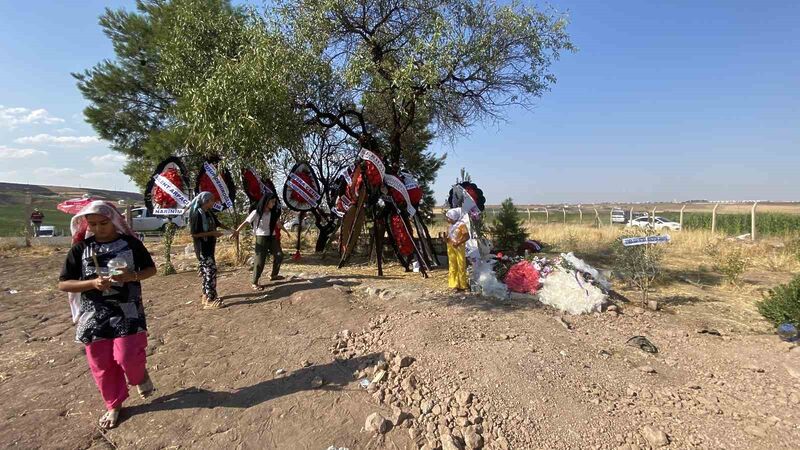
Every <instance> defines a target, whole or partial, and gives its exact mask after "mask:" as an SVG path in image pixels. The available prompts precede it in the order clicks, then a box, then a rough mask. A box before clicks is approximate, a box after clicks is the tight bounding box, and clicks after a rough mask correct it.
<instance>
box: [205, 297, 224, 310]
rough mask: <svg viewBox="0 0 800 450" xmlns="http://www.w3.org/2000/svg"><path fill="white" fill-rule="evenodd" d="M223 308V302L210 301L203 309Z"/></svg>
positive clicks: (218, 300)
mask: <svg viewBox="0 0 800 450" xmlns="http://www.w3.org/2000/svg"><path fill="white" fill-rule="evenodd" d="M220 308H222V300H220V299H216V300H209V301H208V303H206V305H205V306H204V307H203V309H220Z"/></svg>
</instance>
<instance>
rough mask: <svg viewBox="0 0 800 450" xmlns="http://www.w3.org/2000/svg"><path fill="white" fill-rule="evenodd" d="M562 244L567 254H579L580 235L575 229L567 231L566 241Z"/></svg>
mask: <svg viewBox="0 0 800 450" xmlns="http://www.w3.org/2000/svg"><path fill="white" fill-rule="evenodd" d="M560 244H561V245H560V246H561V247H562V250H563V251H565V252H577V251H578V250H579V248H578V246H579V245H580V239H579V238H578V233H576V232H575V230H574V229H573V228H570V229H569V230H568V231H567V236H566V237H565V238H564V241H563V242H561V243H560Z"/></svg>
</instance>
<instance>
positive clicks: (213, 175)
mask: <svg viewBox="0 0 800 450" xmlns="http://www.w3.org/2000/svg"><path fill="white" fill-rule="evenodd" d="M203 168H205V169H206V173H207V174H208V178H209V179H211V182H212V183H213V184H214V187H215V188H217V192H218V193H219V198H220V199H222V203H224V204H225V206H227V207H228V208H231V209H232V208H233V202H232V201H231V199H230V197H228V188H227V187H225V183H223V182H222V180H221V179H220V178H219V176H218V175H217V171H216V170H215V169H214V166H212V165H211V164H209V163H208V162H204V163H203ZM214 209H215V210H217V211H222V205H220V204H219V203H215V204H214Z"/></svg>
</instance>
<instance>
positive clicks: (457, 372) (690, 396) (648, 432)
mask: <svg viewBox="0 0 800 450" xmlns="http://www.w3.org/2000/svg"><path fill="white" fill-rule="evenodd" d="M180 250H181V252H182V249H180ZM65 251H66V250H65V249H61V250H53V249H37V250H35V251H6V252H4V253H3V254H0V289H1V290H2V292H0V345H2V354H0V403H1V404H2V405H3V407H2V412H0V414H2V417H0V419H2V421H1V422H0V445H2V447H5V448H81V449H84V448H96V449H100V448H127V449H134V448H135V449H157V448H254V449H262V448H270V449H315V450H325V449H328V448H329V447H331V446H333V447H334V448H336V449H338V448H348V449H351V450H352V449H368V448H387V449H405V448H410V449H417V448H426V449H433V448H443V449H445V450H449V449H452V448H464V447H466V448H481V447H483V448H497V449H501V448H516V449H534V448H543V449H544V448H546V449H586V448H597V449H635V448H639V449H645V448H651V447H658V446H661V445H662V444H663V445H664V446H665V447H666V448H681V449H684V448H704V449H722V448H725V449H741V448H748V449H749V448H753V449H761V448H763V449H790V448H797V445H798V444H797V443H798V441H800V408H798V406H799V405H800V378H799V377H800V364H799V363H798V360H800V348H798V347H797V346H795V345H792V344H788V343H784V342H781V341H780V340H779V339H778V338H777V337H776V336H775V335H774V334H772V333H770V332H769V328H768V327H767V326H766V325H765V323H763V322H762V321H761V320H760V319H759V318H758V316H757V315H756V314H754V313H753V310H752V308H750V309H746V308H745V309H743V308H742V307H740V306H739V303H731V302H728V301H726V298H725V295H724V292H725V291H724V290H719V289H717V288H708V287H704V286H703V285H702V283H697V285H694V284H686V285H685V286H681V291H680V292H681V293H680V295H679V294H677V293H672V292H671V291H670V289H671V288H669V287H664V288H663V289H662V292H660V293H659V295H661V296H662V297H664V298H669V301H665V302H664V306H663V308H662V310H661V311H658V312H653V311H649V310H643V309H641V308H638V307H636V306H634V305H633V303H632V302H631V303H629V302H626V301H625V299H624V298H623V296H628V297H630V298H633V294H632V293H629V292H626V291H625V290H624V289H620V292H621V296H619V297H617V298H616V305H615V306H616V308H617V310H616V311H613V309H614V308H612V311H609V312H604V313H598V314H595V315H588V316H580V317H575V316H565V317H563V318H562V316H560V315H559V314H558V313H557V312H556V311H555V310H552V309H550V308H545V307H542V306H541V305H539V304H538V303H536V302H532V301H530V300H507V301H499V300H492V299H487V298H484V297H480V296H475V295H472V294H452V293H450V292H448V290H447V289H446V288H445V285H446V272H445V271H444V270H439V271H435V272H434V273H433V274H432V277H431V278H429V279H427V280H425V279H422V277H421V276H420V275H419V274H416V273H403V272H402V270H401V269H400V268H398V267H390V268H389V270H388V271H387V276H386V277H384V278H377V277H376V276H375V269H374V268H373V267H368V266H363V265H362V266H355V267H350V268H346V269H343V270H341V271H337V270H336V269H335V266H334V265H333V261H331V260H325V261H322V260H320V259H318V258H316V257H312V256H305V257H304V258H303V260H302V262H303V263H302V264H298V263H294V262H292V261H290V260H289V258H287V263H286V264H285V266H284V273H285V274H287V275H289V277H287V279H286V280H283V281H279V282H275V283H273V284H271V285H270V286H269V288H268V289H267V290H266V291H264V292H261V293H253V292H251V291H249V288H248V286H249V276H250V273H249V272H248V270H247V269H245V268H238V269H235V270H234V269H225V270H223V271H222V272H221V273H220V279H219V290H220V293H221V295H223V296H224V298H225V303H226V305H227V307H225V308H224V309H221V310H215V311H203V310H201V309H200V307H199V305H198V299H199V283H198V279H197V275H196V273H195V272H194V270H192V267H191V263H192V262H191V258H187V257H184V256H183V255H180V256H178V257H177V262H176V266H177V267H179V268H181V269H182V270H181V272H180V273H178V274H177V275H172V276H168V277H164V276H158V277H154V278H152V279H150V280H147V281H145V282H144V295H145V297H146V300H145V306H146V310H147V314H148V325H149V347H148V354H149V357H148V365H149V368H150V371H151V376H152V378H153V380H154V382H155V384H156V387H157V389H158V391H157V393H156V395H155V396H154V397H153V398H151V399H149V400H141V399H139V398H138V397H135V395H134V394H135V391H134V390H132V391H131V395H132V396H131V398H130V399H129V400H128V402H126V405H125V406H126V409H125V410H124V411H123V413H122V417H121V419H122V420H121V423H120V424H119V427H118V428H116V429H114V430H111V431H107V432H101V431H100V430H99V429H98V428H97V427H96V426H95V424H96V421H97V418H98V417H99V416H100V415H101V413H102V401H101V399H100V396H99V394H98V392H97V389H96V388H95V386H94V382H93V381H92V379H91V375H90V373H89V371H88V366H87V363H86V360H85V357H84V355H83V350H82V347H81V346H80V345H79V344H76V343H74V342H73V338H74V328H73V325H72V324H71V322H70V320H69V308H68V306H67V303H66V299H65V295H64V294H63V293H60V292H58V291H57V290H56V289H55V285H56V279H57V274H58V272H59V269H60V266H61V264H62V260H63V256H64V253H65ZM153 253H154V254H158V252H157V251H155V250H154V251H153ZM179 253H180V252H179ZM787 278H788V275H787V274H783V275H774V276H772V278H769V277H768V276H767V274H764V273H757V274H749V275H748V282H749V283H750V284H753V285H759V283H760V285H764V284H767V283H775V282H780V281H785V280H786V279H787ZM12 289H13V290H16V291H18V292H17V293H13V294H12V293H10V290H12ZM752 289H753V292H756V291H757V289H758V288H752ZM702 331H705V332H702ZM709 331H710V332H709ZM717 332H718V334H719V335H717ZM639 335H640V336H645V337H646V338H647V339H648V340H650V341H651V342H652V343H653V344H655V345H656V346H657V347H658V353H657V354H650V353H646V352H643V351H642V350H640V349H639V348H638V347H633V346H629V345H626V341H627V340H628V339H629V338H631V337H632V336H639ZM407 357H410V358H407ZM383 361H386V363H384V362H383ZM283 371H285V373H282V372H283ZM381 373H383V378H382V379H381V380H380V381H378V382H376V383H373V384H372V385H370V386H369V388H363V387H362V386H361V385H360V383H359V379H361V378H365V377H368V378H369V379H373V380H374V379H376V378H380V374H381ZM393 406H394V408H392V407H393ZM376 412H379V413H382V414H383V415H384V416H385V417H386V418H388V419H389V422H390V423H393V424H392V425H393V426H391V430H389V431H388V432H386V433H385V434H379V433H375V432H372V431H366V430H365V421H366V419H367V417H368V416H370V415H371V414H372V413H376ZM398 416H399V417H398ZM383 425H384V426H387V425H389V424H383Z"/></svg>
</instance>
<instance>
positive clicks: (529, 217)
mask: <svg viewBox="0 0 800 450" xmlns="http://www.w3.org/2000/svg"><path fill="white" fill-rule="evenodd" d="M527 210H528V222H530V221H531V209H530V208H527Z"/></svg>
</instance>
